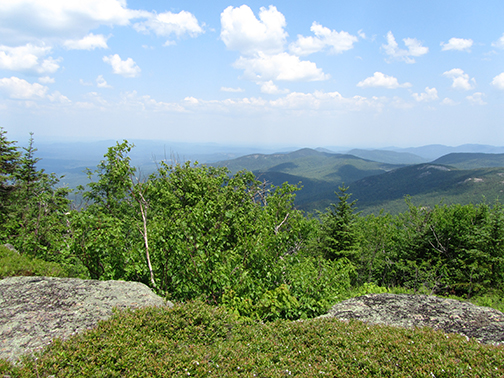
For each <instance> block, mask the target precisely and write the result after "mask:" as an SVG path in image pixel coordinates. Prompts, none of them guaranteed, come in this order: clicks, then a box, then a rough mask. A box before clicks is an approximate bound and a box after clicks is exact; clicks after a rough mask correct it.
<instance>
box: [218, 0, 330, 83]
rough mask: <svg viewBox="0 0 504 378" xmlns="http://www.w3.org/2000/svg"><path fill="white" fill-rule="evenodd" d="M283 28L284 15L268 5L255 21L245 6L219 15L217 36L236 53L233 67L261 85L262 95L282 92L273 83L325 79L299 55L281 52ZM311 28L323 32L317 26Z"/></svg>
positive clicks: (284, 24)
mask: <svg viewBox="0 0 504 378" xmlns="http://www.w3.org/2000/svg"><path fill="white" fill-rule="evenodd" d="M317 25H318V24H317ZM285 26H286V21H285V17H284V15H283V14H282V13H280V12H279V11H278V10H277V8H276V7H274V6H272V5H270V6H269V7H268V8H264V7H263V8H261V9H260V11H259V18H256V16H255V15H254V13H253V12H252V10H251V9H250V8H249V7H248V6H247V5H242V6H240V7H237V8H233V7H232V6H229V7H227V8H226V9H224V11H223V12H222V13H221V34H220V37H221V39H222V41H223V42H224V44H225V45H226V47H227V48H228V49H229V50H235V51H238V52H239V53H240V57H239V58H238V59H237V60H236V62H235V63H234V64H233V67H235V68H237V69H242V70H243V71H244V77H245V78H247V79H248V80H251V81H254V82H256V83H257V84H259V85H261V90H262V91H263V92H264V93H274V92H276V93H284V92H285V90H280V89H278V87H276V85H275V84H274V83H273V81H275V80H285V81H316V80H326V79H328V78H329V75H326V74H324V72H323V71H322V69H321V68H318V67H317V65H316V64H315V63H313V62H310V61H303V60H301V59H300V58H299V56H298V55H303V54H297V55H296V54H290V53H288V52H286V51H285V44H286V38H287V36H288V35H287V32H286V31H285V30H284V28H285ZM312 28H313V27H312ZM315 28H316V30H318V32H320V33H322V34H324V33H325V30H321V29H320V28H319V27H318V26H316V27H315ZM327 30H328V31H329V34H331V31H330V30H329V29H327ZM322 34H321V36H322ZM326 37H329V36H326ZM324 43H326V42H324ZM327 43H328V42H327ZM270 81H272V83H271V84H269V82H270ZM275 88H276V89H275Z"/></svg>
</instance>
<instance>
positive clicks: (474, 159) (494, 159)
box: [433, 153, 504, 169]
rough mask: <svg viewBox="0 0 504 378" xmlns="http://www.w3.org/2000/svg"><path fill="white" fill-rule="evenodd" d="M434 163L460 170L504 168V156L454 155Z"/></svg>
mask: <svg viewBox="0 0 504 378" xmlns="http://www.w3.org/2000/svg"><path fill="white" fill-rule="evenodd" d="M433 163H434V164H444V165H452V166H454V167H457V168H459V169H476V168H491V167H504V154H484V153H452V154H448V155H444V156H441V157H440V158H439V159H436V160H434V161H433Z"/></svg>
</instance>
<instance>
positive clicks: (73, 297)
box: [0, 277, 173, 362]
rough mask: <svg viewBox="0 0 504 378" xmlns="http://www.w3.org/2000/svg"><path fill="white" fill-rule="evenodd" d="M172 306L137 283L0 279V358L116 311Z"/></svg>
mask: <svg viewBox="0 0 504 378" xmlns="http://www.w3.org/2000/svg"><path fill="white" fill-rule="evenodd" d="M165 305H168V306H173V304H172V303H171V302H166V301H165V300H164V299H163V298H161V297H159V296H157V295H156V294H154V293H153V292H152V290H151V289H150V288H149V287H147V286H146V285H144V284H142V283H139V282H126V281H98V280H82V279H78V278H55V277H9V278H5V279H3V280H0V343H1V344H0V358H6V359H8V360H10V361H13V362H14V361H16V360H17V359H18V358H19V356H20V355H22V354H25V353H30V352H33V351H35V350H37V349H40V348H43V347H45V346H47V345H48V344H50V342H51V340H52V339H54V338H62V339H66V338H68V337H70V336H71V335H73V334H75V333H77V332H80V331H84V330H86V329H89V328H92V327H94V326H95V325H97V324H98V322H99V321H100V320H106V319H108V318H110V317H111V316H112V313H113V312H112V309H113V308H114V307H116V308H119V309H125V308H139V307H146V306H165Z"/></svg>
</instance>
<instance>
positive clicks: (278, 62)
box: [233, 52, 329, 83]
mask: <svg viewBox="0 0 504 378" xmlns="http://www.w3.org/2000/svg"><path fill="white" fill-rule="evenodd" d="M233 67H235V68H238V69H243V70H244V76H245V77H246V78H247V79H250V80H252V81H256V82H261V83H262V82H264V81H269V80H286V81H298V80H299V81H300V80H304V81H316V80H325V79H327V78H328V77H329V76H328V75H325V74H324V73H323V72H322V69H321V68H317V65H316V64H315V63H313V62H310V61H302V60H300V59H299V57H297V56H295V55H290V54H288V53H286V52H283V53H280V54H275V55H267V54H265V53H263V52H258V53H257V54H256V55H255V56H254V57H243V56H241V57H240V58H239V59H238V60H237V61H236V62H235V63H234V64H233Z"/></svg>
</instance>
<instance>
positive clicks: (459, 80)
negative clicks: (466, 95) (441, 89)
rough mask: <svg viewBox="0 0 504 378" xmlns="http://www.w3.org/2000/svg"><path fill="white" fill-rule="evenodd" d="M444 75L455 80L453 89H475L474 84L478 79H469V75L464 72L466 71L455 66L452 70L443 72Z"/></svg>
mask: <svg viewBox="0 0 504 378" xmlns="http://www.w3.org/2000/svg"><path fill="white" fill-rule="evenodd" d="M443 76H445V77H447V78H448V79H452V80H453V83H452V88H453V89H460V90H465V91H468V90H470V89H473V88H474V84H475V83H476V80H475V79H474V78H472V79H469V75H468V74H466V73H464V71H463V70H461V69H460V68H453V69H451V70H450V71H446V72H443ZM471 82H472V84H471Z"/></svg>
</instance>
